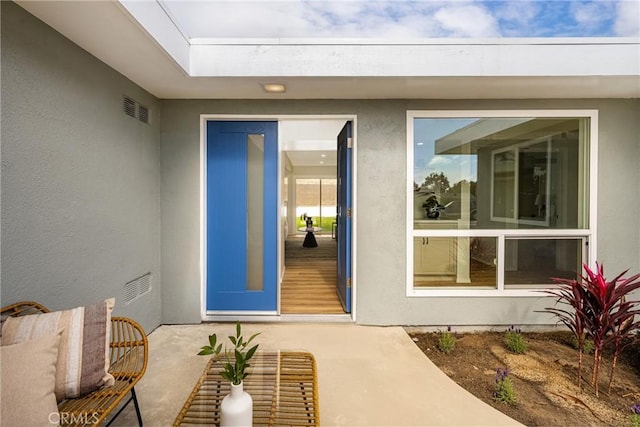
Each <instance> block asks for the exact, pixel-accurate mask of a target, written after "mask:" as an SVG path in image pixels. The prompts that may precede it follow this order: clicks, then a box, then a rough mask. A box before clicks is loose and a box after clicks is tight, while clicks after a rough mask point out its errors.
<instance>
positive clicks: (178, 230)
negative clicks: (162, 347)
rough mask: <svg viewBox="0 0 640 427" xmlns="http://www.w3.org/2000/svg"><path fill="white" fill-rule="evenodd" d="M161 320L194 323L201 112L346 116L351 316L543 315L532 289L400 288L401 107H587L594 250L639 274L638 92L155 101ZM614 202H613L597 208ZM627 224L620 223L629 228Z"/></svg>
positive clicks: (444, 320) (427, 321) (497, 321)
mask: <svg viewBox="0 0 640 427" xmlns="http://www.w3.org/2000/svg"><path fill="white" fill-rule="evenodd" d="M162 107H163V110H162V116H163V122H162V161H163V173H162V183H163V186H162V213H163V223H162V230H163V231H162V233H163V250H162V260H163V264H162V265H163V302H164V306H163V321H164V322H167V323H188V322H198V321H200V276H199V242H200V228H199V227H200V223H199V208H200V198H199V182H200V176H199V174H200V169H199V156H200V127H199V118H200V115H201V114H238V115H250V114H260V115H274V116H275V115H278V114H287V115H288V114H355V115H357V129H356V135H357V139H356V161H357V174H356V176H355V180H356V181H357V193H356V209H355V211H354V215H355V222H354V226H355V233H356V241H355V244H356V253H355V261H356V270H355V281H354V283H355V287H356V290H357V298H356V301H357V322H358V323H362V324H381V325H390V324H404V325H448V324H450V325H509V324H521V325H522V324H547V323H549V322H550V319H549V318H548V317H545V316H544V315H541V314H539V313H535V312H534V310H539V309H541V308H543V307H545V306H547V305H548V301H547V300H546V299H544V298H543V297H540V298H538V297H525V298H492V297H486V298H485V297H483V298H446V297H441V298H427V297H420V298H419V297H414V298H408V297H406V295H405V293H406V283H405V280H406V279H405V276H406V263H407V259H406V247H405V246H406V243H405V242H406V232H407V230H406V212H405V210H406V191H407V189H406V185H407V178H406V150H407V141H406V111H407V110H421V109H423V110H433V109H440V110H452V109H500V110H508V109H545V108H553V109H598V110H599V111H600V122H599V123H600V133H599V139H600V142H599V143H600V145H599V147H600V151H599V168H600V170H599V172H600V173H599V177H598V191H599V199H600V203H599V206H600V210H599V214H598V221H599V223H598V259H599V260H601V261H603V262H604V263H605V266H606V267H605V268H606V271H610V272H612V273H615V272H618V271H621V269H624V268H630V269H631V271H640V255H639V253H640V232H639V231H638V230H640V217H639V216H638V215H637V212H638V211H639V209H640V185H638V184H640V172H639V168H638V167H637V164H638V162H639V161H640V141H639V140H638V135H640V124H639V123H638V121H637V117H638V116H639V112H640V111H639V110H640V101H639V100H637V99H635V100H549V101H545V100H494V101H492V100H478V101H456V100H422V101H421V100H410V101H405V100H307V101H303V100H290V101H286V100H281V101H267V100H165V101H162ZM610 206H615V209H609V208H607V207H610ZM630 231H631V232H630Z"/></svg>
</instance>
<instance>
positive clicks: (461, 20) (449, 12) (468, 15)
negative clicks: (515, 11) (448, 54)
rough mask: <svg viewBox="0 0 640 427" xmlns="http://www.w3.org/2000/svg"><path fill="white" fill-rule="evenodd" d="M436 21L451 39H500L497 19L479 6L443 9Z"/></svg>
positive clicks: (436, 16) (439, 11)
mask: <svg viewBox="0 0 640 427" xmlns="http://www.w3.org/2000/svg"><path fill="white" fill-rule="evenodd" d="M435 19H436V21H438V22H439V23H440V25H441V26H442V28H443V29H444V30H447V31H448V32H449V34H450V36H451V37H499V36H500V33H499V31H498V26H497V23H496V19H495V17H493V16H492V15H491V14H489V12H488V11H487V10H486V9H484V8H483V7H480V6H477V5H462V6H458V5H454V6H450V7H443V8H441V9H440V10H438V12H436V14H435Z"/></svg>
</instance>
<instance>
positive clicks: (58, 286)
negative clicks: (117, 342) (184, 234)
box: [1, 1, 161, 331]
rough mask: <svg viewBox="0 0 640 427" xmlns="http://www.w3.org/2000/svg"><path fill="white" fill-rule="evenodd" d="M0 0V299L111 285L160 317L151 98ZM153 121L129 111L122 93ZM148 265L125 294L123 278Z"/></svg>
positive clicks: (129, 309)
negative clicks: (135, 288) (147, 280)
mask: <svg viewBox="0 0 640 427" xmlns="http://www.w3.org/2000/svg"><path fill="white" fill-rule="evenodd" d="M1 3H2V49H1V51H2V128H1V131H2V151H1V155H2V182H1V185H2V187H1V191H2V199H1V200H2V230H1V231H2V242H1V245H2V247H1V249H2V258H1V260H2V270H1V281H2V295H1V297H2V305H6V304H10V303H12V302H15V301H18V300H25V299H27V300H37V301H40V302H41V303H43V304H45V305H46V306H48V307H49V308H50V309H62V308H70V307H74V306H77V305H82V304H87V303H91V302H94V301H97V300H99V299H102V298H107V297H112V296H114V297H116V308H115V312H114V313H115V314H118V315H125V316H129V317H132V318H134V319H136V320H137V321H139V322H140V323H141V324H142V325H143V327H145V329H146V330H147V331H149V330H151V329H153V328H154V327H156V326H157V325H159V324H160V319H161V313H160V308H161V305H160V296H161V292H160V291H161V280H160V278H161V276H160V147H159V139H160V135H159V123H160V121H159V118H160V117H159V114H158V113H159V103H158V100H157V99H155V98H154V97H153V96H151V95H150V94H149V93H148V92H146V91H144V90H142V89H141V88H140V87H138V86H137V85H135V84H134V83H132V82H131V81H129V80H128V79H126V78H125V77H123V76H122V75H121V74H119V73H117V72H115V71H114V70H113V69H111V68H109V67H108V66H106V65H105V64H104V63H102V62H100V61H99V60H97V59H96V58H95V57H93V56H91V55H90V54H88V53H87V52H85V51H84V50H82V49H80V48H79V47H77V46H76V45H75V44H73V43H71V42H70V41H69V40H67V39H66V38H64V37H63V36H62V35H60V34H59V33H57V32H55V31H53V30H52V29H51V28H50V27H48V26H47V25H45V24H44V23H42V22H41V21H39V20H37V19H35V18H34V17H33V16H32V15H30V14H28V13H27V12H25V11H24V10H23V9H22V8H20V7H19V6H17V5H15V4H14V3H12V2H4V1H3V2H1ZM123 95H128V96H130V97H132V98H133V99H135V100H136V101H138V102H140V103H142V104H143V105H145V106H147V107H148V108H149V109H150V111H151V123H150V124H148V125H147V124H144V123H142V122H140V121H138V120H136V119H134V118H131V117H129V116H126V115H125V114H124V113H123V111H122V103H123V101H122V97H123ZM149 272H150V273H151V275H152V281H151V283H152V290H151V292H150V293H149V294H147V295H146V296H143V297H141V298H140V299H138V300H137V301H134V302H132V303H131V304H129V305H125V304H124V303H123V295H122V291H123V290H122V288H123V286H124V285H125V283H127V282H129V281H131V280H132V279H135V278H137V277H139V276H141V275H143V274H146V273H149Z"/></svg>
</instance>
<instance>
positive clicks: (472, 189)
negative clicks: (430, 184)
mask: <svg viewBox="0 0 640 427" xmlns="http://www.w3.org/2000/svg"><path fill="white" fill-rule="evenodd" d="M463 184H465V185H469V193H470V194H473V195H475V194H476V182H475V181H467V180H466V179H463V180H462V181H458V182H456V183H455V184H453V185H452V186H451V188H449V193H455V194H460V193H462V186H463Z"/></svg>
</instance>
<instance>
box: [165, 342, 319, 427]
mask: <svg viewBox="0 0 640 427" xmlns="http://www.w3.org/2000/svg"><path fill="white" fill-rule="evenodd" d="M250 364H251V368H249V369H250V371H251V375H249V376H248V377H247V378H246V379H245V380H244V390H245V391H247V392H248V393H249V394H251V397H252V398H253V424H254V425H255V426H259V425H264V426H316V425H319V424H320V421H319V414H320V410H319V408H318V381H317V375H316V361H315V359H314V357H313V355H312V354H310V353H305V352H290V351H282V352H258V353H256V354H255V356H254V357H253V359H251V362H250ZM221 370H222V363H221V362H220V361H219V360H215V359H214V358H212V359H211V361H210V362H209V363H208V364H207V367H206V368H205V370H204V373H203V374H202V376H201V377H200V379H199V380H198V383H197V384H196V386H195V388H194V389H193V391H192V392H191V395H190V396H189V398H188V399H187V401H186V402H185V404H184V406H183V407H182V410H181V411H180V413H179V414H178V417H177V418H176V421H175V422H174V424H173V425H174V426H189V425H219V424H220V403H221V402H222V399H223V398H224V396H226V395H227V394H228V393H229V392H230V390H231V386H230V384H229V382H228V381H227V380H225V379H223V378H222V377H221V376H220V371H221Z"/></svg>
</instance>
